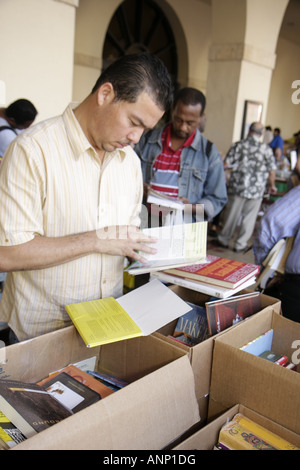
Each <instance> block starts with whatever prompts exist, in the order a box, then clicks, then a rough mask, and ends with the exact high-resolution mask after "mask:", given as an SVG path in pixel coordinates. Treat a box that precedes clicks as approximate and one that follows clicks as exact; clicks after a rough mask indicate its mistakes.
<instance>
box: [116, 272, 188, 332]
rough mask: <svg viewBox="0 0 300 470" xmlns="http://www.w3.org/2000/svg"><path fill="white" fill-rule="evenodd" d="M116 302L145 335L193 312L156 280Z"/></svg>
mask: <svg viewBox="0 0 300 470" xmlns="http://www.w3.org/2000/svg"><path fill="white" fill-rule="evenodd" d="M116 300H117V302H118V303H119V304H120V305H121V307H123V309H124V310H125V311H126V312H127V313H128V315H129V316H130V317H131V318H132V320H133V321H134V322H135V323H136V324H137V325H138V327H139V328H140V329H141V330H142V332H143V334H144V335H149V334H151V333H153V332H154V331H156V330H158V329H159V328H161V327H162V326H164V325H166V324H167V323H169V322H171V321H173V320H175V319H176V318H178V317H179V316H180V315H184V314H185V313H187V312H188V311H189V310H191V307H190V306H189V305H188V304H187V303H186V302H184V301H183V300H182V299H181V298H180V297H179V296H178V295H176V294H175V293H174V292H173V291H172V290H171V289H169V288H168V287H166V286H165V285H164V284H163V283H162V282H160V281H158V280H156V279H155V280H153V281H151V282H148V283H147V284H144V285H143V286H141V287H139V288H138V289H134V290H133V291H131V292H129V293H128V294H125V295H123V296H122V297H119V298H118V299H116Z"/></svg>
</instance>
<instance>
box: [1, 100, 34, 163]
mask: <svg viewBox="0 0 300 470" xmlns="http://www.w3.org/2000/svg"><path fill="white" fill-rule="evenodd" d="M36 116H37V110H36V108H35V106H34V105H33V104H32V103H31V101H28V100H26V99H23V98H21V99H19V100H16V101H14V102H13V103H11V104H10V105H9V106H8V107H7V108H1V109H0V158H1V159H2V158H3V155H4V152H5V150H6V148H7V147H8V146H9V144H10V143H11V142H12V141H13V140H14V139H15V138H16V136H17V135H18V134H19V133H20V132H21V131H23V130H24V129H27V128H28V127H29V126H31V124H32V123H33V121H34V120H35V118H36Z"/></svg>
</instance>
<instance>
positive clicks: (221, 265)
mask: <svg viewBox="0 0 300 470" xmlns="http://www.w3.org/2000/svg"><path fill="white" fill-rule="evenodd" d="M259 271H260V267H259V266H258V265H255V264H251V263H244V262H242V261H236V260H231V259H227V258H221V257H219V256H213V255H207V257H206V259H205V261H204V262H201V263H198V264H193V265H189V266H181V267H177V268H173V269H165V270H162V271H159V272H153V273H152V277H154V278H157V279H159V280H161V281H162V282H166V283H170V284H176V285H179V286H183V287H187V288H188V289H192V290H195V291H198V292H202V293H204V294H208V295H211V296H215V297H218V298H227V297H231V296H232V295H234V294H235V293H237V292H240V291H241V290H243V289H245V288H247V287H249V286H251V285H254V284H255V282H256V276H257V275H258V274H259Z"/></svg>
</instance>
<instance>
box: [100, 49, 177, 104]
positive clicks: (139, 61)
mask: <svg viewBox="0 0 300 470" xmlns="http://www.w3.org/2000/svg"><path fill="white" fill-rule="evenodd" d="M107 82H109V83H111V84H112V86H113V88H114V92H115V95H116V97H115V100H116V101H127V102H130V103H135V102H136V101H137V99H138V97H139V95H140V94H141V93H142V92H143V91H146V92H147V93H148V94H149V95H150V96H151V98H152V99H153V100H154V102H155V104H156V105H157V106H158V107H159V108H160V109H162V110H163V111H167V110H168V109H169V108H170V106H171V104H172V100H173V85H172V82H171V78H170V76H169V73H168V70H167V68H166V66H165V65H164V64H163V62H162V61H161V60H160V59H159V58H158V57H156V56H155V55H152V54H149V53H146V52H142V53H140V54H131V55H125V56H122V57H121V58H120V59H118V60H116V61H115V62H113V63H112V64H111V65H109V66H108V67H107V68H106V69H105V70H104V71H103V72H102V74H101V75H100V77H99V78H98V80H97V82H96V83H95V86H94V87H93V89H92V93H95V91H97V89H98V88H99V87H100V86H101V85H102V84H103V83H107Z"/></svg>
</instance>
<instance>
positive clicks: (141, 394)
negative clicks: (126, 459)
mask: <svg viewBox="0 0 300 470" xmlns="http://www.w3.org/2000/svg"><path fill="white" fill-rule="evenodd" d="M194 386H195V384H194V376H193V372H192V369H191V366H190V363H189V360H188V357H187V356H184V357H182V358H179V359H177V360H175V361H173V362H172V363H170V364H168V365H167V366H164V367H162V368H161V369H159V370H157V371H155V372H153V373H152V374H150V375H147V376H145V377H144V378H143V379H141V380H138V381H136V382H133V383H132V384H130V385H128V386H127V387H125V388H124V389H122V390H120V391H118V392H116V393H115V394H113V395H110V396H109V397H106V398H105V399H104V400H101V401H100V402H98V403H96V404H95V405H92V406H90V407H88V408H86V409H85V410H82V411H80V412H79V413H77V414H75V415H74V416H71V417H70V418H67V419H66V420H64V421H62V422H60V423H58V424H56V425H55V426H52V427H51V428H49V429H47V430H46V431H43V432H42V433H40V434H38V435H36V436H34V437H32V438H30V439H28V440H27V441H25V442H23V443H22V444H19V445H18V446H17V447H16V448H15V449H16V450H23V449H40V450H45V449H47V450H54V449H71V450H76V449H85V450H91V449H109V450H116V449H119V450H120V449H127V450H130V449H134V450H139V449H143V450H147V449H160V448H162V447H164V446H165V445H167V444H168V443H169V442H171V441H172V440H173V439H174V438H176V437H177V436H179V435H181V434H182V433H183V432H184V431H186V430H187V429H188V428H189V427H191V426H192V425H194V424H195V423H197V422H198V421H199V419H200V417H199V412H198V404H197V400H196V397H195V391H194Z"/></svg>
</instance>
